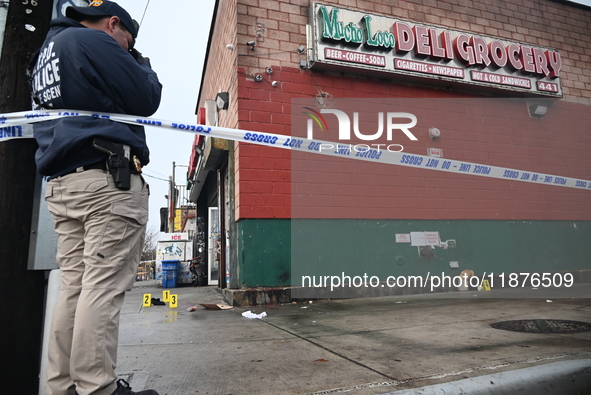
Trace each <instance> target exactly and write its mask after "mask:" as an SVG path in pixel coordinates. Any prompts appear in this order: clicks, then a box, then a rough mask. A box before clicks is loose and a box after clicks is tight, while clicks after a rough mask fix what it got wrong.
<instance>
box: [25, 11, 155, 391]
mask: <svg viewBox="0 0 591 395" xmlns="http://www.w3.org/2000/svg"><path fill="white" fill-rule="evenodd" d="M137 33H138V26H137V23H136V22H135V21H134V20H133V19H132V18H131V16H130V15H129V14H128V13H127V11H125V10H124V9H123V8H122V7H121V6H119V5H118V4H117V3H114V2H111V1H101V0H95V1H92V2H91V3H90V4H89V6H88V7H68V8H67V9H66V18H58V19H55V20H54V21H52V25H51V29H50V31H49V33H48V35H47V38H46V40H45V42H44V44H43V46H42V48H41V50H40V53H39V56H38V58H37V61H36V63H35V64H34V68H33V70H32V80H31V85H32V98H33V102H34V104H33V107H34V108H35V109H69V110H86V111H93V112H98V113H120V114H133V115H138V116H150V115H152V114H153V113H154V112H156V110H157V109H158V106H159V104H160V95H161V89H162V86H161V84H160V82H159V81H158V77H157V75H156V73H155V72H154V71H152V69H151V67H150V63H149V60H148V59H147V58H144V57H142V56H141V54H140V53H139V52H138V51H136V50H135V49H133V46H134V44H135V39H136V37H137ZM34 132H35V138H36V140H37V142H38V144H39V149H38V151H37V153H36V156H35V160H36V163H37V167H38V170H39V172H40V173H41V174H42V175H44V176H47V177H48V179H49V181H48V183H47V188H46V196H45V199H46V201H47V203H48V207H49V211H50V212H51V214H52V216H53V218H54V219H55V230H56V232H57V234H58V253H57V262H58V266H59V267H60V269H61V289H60V293H59V296H58V300H57V302H56V306H55V311H54V313H53V323H52V326H51V329H50V342H49V362H48V371H47V392H46V393H47V394H51V395H66V394H69V395H71V394H75V393H77V394H79V395H89V394H94V395H110V394H136V392H132V391H131V388H130V387H129V385H128V384H127V383H126V382H125V381H123V380H117V376H116V374H115V365H116V358H117V345H118V334H119V314H120V309H121V306H122V304H123V298H124V294H125V292H126V291H127V290H130V289H131V287H132V285H133V282H134V279H135V274H136V270H137V265H138V262H139V257H140V253H141V250H142V246H143V241H144V235H145V230H146V223H147V221H148V195H149V190H148V185H147V184H146V183H145V182H144V180H143V178H142V177H141V175H140V174H139V171H140V167H139V166H141V165H146V164H147V163H148V161H149V151H148V147H147V145H146V137H145V133H144V129H143V127H141V126H134V125H128V124H124V123H118V122H114V121H111V120H109V119H108V118H104V117H83V116H73V117H65V118H61V119H58V120H52V121H45V122H41V123H38V124H36V125H35V126H34ZM134 157H135V161H134ZM140 164H141V165H140ZM137 394H144V395H148V394H151V395H157V392H156V391H153V390H146V391H141V392H137Z"/></svg>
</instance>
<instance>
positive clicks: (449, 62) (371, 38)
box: [309, 3, 562, 97]
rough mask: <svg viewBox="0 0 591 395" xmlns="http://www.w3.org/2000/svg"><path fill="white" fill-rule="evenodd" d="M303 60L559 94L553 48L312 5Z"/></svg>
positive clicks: (556, 57)
mask: <svg viewBox="0 0 591 395" xmlns="http://www.w3.org/2000/svg"><path fill="white" fill-rule="evenodd" d="M311 15H312V17H311V24H312V30H313V32H312V43H311V44H312V48H313V51H310V59H309V62H310V64H311V65H312V66H314V65H315V64H316V63H318V64H319V65H327V66H333V67H334V66H342V67H354V68H360V69H366V70H373V71H379V72H385V73H393V74H397V75H401V76H413V77H422V78H431V79H437V80H444V81H452V82H458V83H462V84H471V85H477V86H486V87H492V88H498V89H508V90H513V91H521V92H530V93H536V94H540V95H546V96H556V97H561V96H562V86H561V84H560V70H561V67H562V60H561V57H560V53H559V52H558V51H555V50H553V49H549V48H542V47H538V46H532V45H529V44H525V43H517V42H513V41H507V40H502V39H498V38H493V37H487V36H482V35H477V34H471V33H467V32H463V31H458V30H450V29H444V28H441V27H436V26H427V25H421V24H418V23H413V22H409V21H406V20H402V19H396V18H392V17H389V16H383V15H374V14H368V13H364V12H360V11H354V10H349V9H345V8H338V7H333V6H329V5H324V4H320V3H313V4H312V13H311Z"/></svg>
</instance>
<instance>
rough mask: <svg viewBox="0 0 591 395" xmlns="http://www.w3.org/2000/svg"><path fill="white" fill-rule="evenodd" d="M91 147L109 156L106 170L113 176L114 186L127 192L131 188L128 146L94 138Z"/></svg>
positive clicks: (129, 151)
mask: <svg viewBox="0 0 591 395" xmlns="http://www.w3.org/2000/svg"><path fill="white" fill-rule="evenodd" d="M92 146H93V147H94V148H96V149H97V150H99V151H102V152H105V153H107V154H109V157H108V158H107V168H108V169H109V172H110V173H111V175H112V176H113V181H115V186H117V188H119V189H122V190H124V191H128V190H129V188H130V187H131V170H130V166H129V160H130V157H131V150H130V149H129V145H126V144H122V143H115V142H112V141H109V140H105V139H102V138H100V137H95V139H94V141H93V142H92Z"/></svg>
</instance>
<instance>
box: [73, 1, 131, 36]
mask: <svg viewBox="0 0 591 395" xmlns="http://www.w3.org/2000/svg"><path fill="white" fill-rule="evenodd" d="M66 16H67V17H68V18H71V19H74V20H76V21H78V22H80V21H82V20H84V19H86V18H85V17H87V16H116V17H118V18H119V20H121V23H122V24H123V26H125V28H126V29H127V30H128V31H129V32H130V33H131V35H132V36H133V38H136V37H137V31H138V28H139V26H138V23H137V22H136V21H134V20H133V19H132V18H131V15H129V13H128V12H127V11H125V10H124V9H123V7H121V6H120V5H119V4H117V3H115V2H113V1H107V0H93V1H91V2H90V4H89V5H88V6H87V7H68V8H66Z"/></svg>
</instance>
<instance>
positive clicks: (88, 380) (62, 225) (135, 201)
mask: <svg viewBox="0 0 591 395" xmlns="http://www.w3.org/2000/svg"><path fill="white" fill-rule="evenodd" d="M148 195H149V188H148V185H147V184H146V183H145V182H144V180H143V178H142V177H141V176H139V175H132V176H131V189H130V190H129V191H122V190H120V189H118V188H117V187H116V186H115V184H114V182H113V177H111V175H110V174H109V173H108V172H106V171H103V170H86V171H81V172H76V173H71V174H68V175H66V176H63V177H58V178H55V179H53V180H50V181H49V182H48V183H47V189H46V195H45V200H46V201H47V204H48V207H49V211H50V213H51V214H52V216H53V218H54V219H55V230H56V232H57V234H58V252H57V262H58V266H59V268H60V269H61V273H62V274H61V289H60V292H59V296H58V300H57V302H56V306H55V311H54V313H53V322H52V326H51V332H50V341H49V346H48V354H49V362H48V369H47V392H46V394H48V395H62V394H69V395H71V394H74V391H76V392H77V393H78V394H79V395H89V394H93V395H104V394H107V395H110V394H111V393H112V392H113V391H114V390H115V389H116V383H115V381H116V379H117V376H116V374H115V365H116V361H117V344H118V337H119V313H120V310H121V306H122V304H123V298H124V295H125V291H128V290H130V289H131V288H132V286H133V283H134V280H135V276H136V271H137V266H138V263H139V259H140V254H141V251H142V248H143V243H144V237H145V231H146V223H147V221H148Z"/></svg>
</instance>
